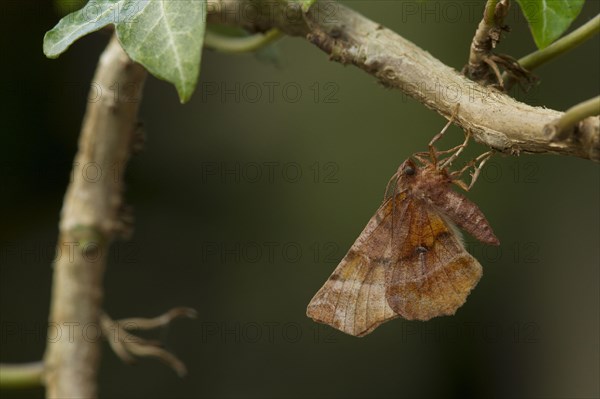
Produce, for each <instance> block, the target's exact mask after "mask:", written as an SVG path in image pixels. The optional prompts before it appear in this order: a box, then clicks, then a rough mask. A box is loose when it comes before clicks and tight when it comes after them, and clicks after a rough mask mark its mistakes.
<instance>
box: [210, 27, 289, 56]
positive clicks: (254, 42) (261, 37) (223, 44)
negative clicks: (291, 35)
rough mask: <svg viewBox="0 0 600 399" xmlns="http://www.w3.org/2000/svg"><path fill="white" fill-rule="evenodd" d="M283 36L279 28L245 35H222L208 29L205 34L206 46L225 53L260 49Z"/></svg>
mask: <svg viewBox="0 0 600 399" xmlns="http://www.w3.org/2000/svg"><path fill="white" fill-rule="evenodd" d="M282 36H283V33H282V32H281V31H280V30H279V29H277V28H274V29H270V30H269V31H267V32H265V33H255V34H253V35H250V36H245V37H230V36H225V35H220V34H218V33H215V32H212V31H211V30H210V29H207V30H206V34H205V36H204V46H206V47H208V48H212V49H215V50H217V51H221V52H224V53H247V52H251V51H257V50H260V49H261V48H263V47H265V46H267V45H269V44H271V43H272V42H274V41H275V40H277V39H279V38H281V37H282Z"/></svg>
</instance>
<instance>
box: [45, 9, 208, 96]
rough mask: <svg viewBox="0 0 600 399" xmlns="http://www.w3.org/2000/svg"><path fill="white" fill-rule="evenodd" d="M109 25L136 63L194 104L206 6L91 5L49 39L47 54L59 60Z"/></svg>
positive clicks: (68, 18)
mask: <svg viewBox="0 0 600 399" xmlns="http://www.w3.org/2000/svg"><path fill="white" fill-rule="evenodd" d="M109 24H113V25H114V26H115V30H116V33H117V37H118V38H119V41H120V42H121V45H122V46H123V49H124V50H125V52H126V53H127V54H128V55H129V57H131V59H133V60H134V61H136V62H138V63H140V64H142V65H143V66H144V67H145V68H146V69H147V70H148V71H149V72H150V73H152V74H153V75H155V76H156V77H158V78H160V79H164V80H166V81H168V82H171V83H173V84H174V85H175V87H176V89H177V92H178V93H179V98H180V100H181V102H186V101H187V100H189V99H190V97H191V96H192V93H193V92H194V89H195V88H196V83H197V82H198V74H199V72H200V56H201V52H202V43H203V41H204V30H205V28H206V0H177V1H165V0H159V1H157V0H96V1H90V2H89V3H87V4H86V6H85V7H84V8H82V9H81V10H78V11H75V12H74V13H71V14H69V15H67V16H66V17H64V18H63V19H61V20H60V22H59V23H58V24H57V25H56V26H55V27H54V28H53V29H52V30H50V31H49V32H47V33H46V36H44V54H46V56H47V57H50V58H56V57H58V56H59V55H60V54H62V53H63V52H64V51H66V50H67V48H69V46H70V45H71V44H73V42H75V41H76V40H77V39H79V38H81V37H82V36H85V35H87V34H88V33H91V32H95V31H97V30H99V29H101V28H103V27H105V26H107V25H109Z"/></svg>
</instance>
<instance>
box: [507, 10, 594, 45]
mask: <svg viewBox="0 0 600 399" xmlns="http://www.w3.org/2000/svg"><path fill="white" fill-rule="evenodd" d="M584 1H585V0H517V2H518V3H519V5H520V6H521V10H522V11H523V14H524V15H525V18H526V19H527V22H528V23H529V29H530V30H531V34H532V35H533V39H534V40H535V44H536V45H537V46H538V48H540V49H542V48H544V47H547V46H548V45H549V44H551V43H552V42H553V41H555V40H556V39H558V38H559V37H560V36H561V35H562V34H563V33H564V32H565V31H566V30H567V28H568V27H569V25H571V23H572V22H573V21H574V20H575V18H577V16H578V15H579V13H580V12H581V8H582V7H583V3H584Z"/></svg>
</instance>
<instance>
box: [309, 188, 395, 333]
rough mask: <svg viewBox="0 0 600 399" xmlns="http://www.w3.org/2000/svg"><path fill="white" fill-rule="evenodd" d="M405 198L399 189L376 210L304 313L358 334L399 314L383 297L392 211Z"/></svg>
mask: <svg viewBox="0 0 600 399" xmlns="http://www.w3.org/2000/svg"><path fill="white" fill-rule="evenodd" d="M404 199H405V194H403V193H400V194H398V195H396V196H394V197H393V198H389V199H388V200H386V201H385V202H384V203H383V204H382V206H381V207H380V208H379V209H378V210H377V212H376V213H375V215H373V217H372V218H371V220H369V223H367V226H366V227H365V228H364V230H363V231H362V233H361V234H360V235H359V236H358V238H357V239H356V242H355V243H354V244H353V245H352V247H351V248H350V250H349V251H348V253H347V254H346V256H345V257H344V258H343V259H342V261H341V262H340V264H339V265H338V266H337V267H336V268H335V270H334V271H333V273H332V274H331V276H330V277H329V279H328V280H327V281H326V282H325V284H324V285H323V287H321V289H320V290H319V291H318V292H317V293H316V294H315V296H314V297H313V298H312V300H311V301H310V303H309V304H308V308H307V310H306V314H307V316H309V317H311V318H312V319H314V320H315V321H317V322H320V323H325V324H329V325H330V326H332V327H334V328H337V329H338V330H340V331H343V332H345V333H346V334H350V335H354V336H359V337H360V336H364V335H366V334H368V333H370V332H371V331H373V330H374V329H375V328H376V327H377V326H379V325H380V324H381V323H383V322H385V321H387V320H390V319H393V318H395V317H398V315H397V314H396V313H395V312H394V311H393V310H392V308H391V307H390V306H389V304H388V301H387V300H386V289H385V269H386V264H390V259H391V256H392V245H391V240H390V238H391V232H392V230H391V229H392V225H393V219H395V218H396V217H395V216H393V215H392V214H393V213H396V214H398V211H399V210H401V208H402V207H405V206H406V204H405V201H404ZM375 256H376V257H375Z"/></svg>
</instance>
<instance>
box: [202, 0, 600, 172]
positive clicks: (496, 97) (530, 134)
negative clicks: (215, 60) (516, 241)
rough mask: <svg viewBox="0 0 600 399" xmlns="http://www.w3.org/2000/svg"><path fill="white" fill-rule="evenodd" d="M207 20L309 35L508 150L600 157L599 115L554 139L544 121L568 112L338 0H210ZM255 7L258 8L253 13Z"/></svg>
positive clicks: (337, 56)
mask: <svg viewBox="0 0 600 399" xmlns="http://www.w3.org/2000/svg"><path fill="white" fill-rule="evenodd" d="M207 10H208V21H209V22H213V23H221V24H226V25H233V26H240V27H243V28H245V29H248V30H250V31H254V32H266V31H268V30H269V29H272V28H278V29H279V30H281V31H283V32H284V33H286V34H287V35H290V36H296V37H303V38H305V39H307V40H308V41H310V42H311V43H313V44H315V45H316V46H317V47H319V48H320V49H321V50H323V51H324V52H325V53H327V54H328V55H329V58H330V59H331V60H333V61H337V62H340V63H342V64H352V65H355V66H357V67H358V68H360V69H362V70H364V71H365V72H367V73H369V74H371V75H373V76H374V77H375V78H377V79H378V80H379V81H380V82H381V83H382V84H384V85H385V86H388V87H393V88H396V89H398V90H400V91H402V92H404V93H405V94H407V95H409V96H410V97H412V98H414V99H415V100H417V101H419V102H420V103H422V104H423V105H425V106H426V107H428V108H430V109H433V110H435V111H436V112H438V113H439V114H441V115H444V116H446V117H449V116H450V115H451V114H452V112H453V110H454V109H455V107H456V104H457V103H460V113H459V115H458V117H457V119H456V124H457V125H459V126H460V127H462V128H463V129H465V130H469V131H470V132H471V133H472V135H473V137H474V138H475V140H477V141H479V142H480V143H482V144H484V145H487V146H489V147H491V148H493V149H496V150H498V151H501V152H505V153H509V154H519V153H521V152H528V153H553V154H560V155H570V156H576V157H581V158H586V159H592V160H594V161H600V157H599V154H600V150H599V148H600V138H599V137H600V118H598V117H597V116H593V117H588V118H586V119H585V120H583V121H581V122H580V123H579V124H578V125H577V126H576V128H575V130H574V132H573V135H572V136H571V137H570V138H569V139H568V140H563V141H553V140H551V139H550V138H549V137H548V136H547V135H545V134H543V130H544V126H546V125H547V124H549V123H551V122H552V121H555V120H557V119H560V118H561V116H562V115H563V112H559V111H556V110H552V109H548V108H542V107H533V106H530V105H528V104H525V103H522V102H519V101H517V100H515V99H513V98H512V97H510V96H508V95H506V94H504V93H501V92H499V91H498V90H496V89H494V88H491V87H486V86H482V85H480V84H478V83H476V82H473V81H471V80H469V79H468V78H466V77H465V76H463V75H462V74H460V73H459V72H457V71H456V70H455V69H453V68H451V67H449V66H447V65H445V64H444V63H442V62H441V61H439V60H437V59H436V58H435V57H433V56H432V55H431V54H429V53H428V52H426V51H425V50H423V49H421V48H419V47H418V46H416V45H415V44H413V43H411V42H410V41H408V40H406V39H405V38H403V37H402V36H400V35H398V34H397V33H394V32H392V31H391V30H389V29H387V28H385V27H383V26H381V25H379V24H377V23H375V22H373V21H371V20H369V19H368V18H365V17H364V16H362V15H360V14H359V13H357V12H355V11H353V10H351V9H349V8H347V7H345V6H343V5H341V4H338V3H336V2H333V1H320V2H319V1H318V2H316V3H315V4H313V6H312V7H311V8H310V9H309V11H308V13H306V14H303V13H302V10H301V8H300V5H299V4H293V5H287V6H286V5H285V4H284V3H283V2H275V3H274V2H273V1H270V2H269V1H266V0H265V1H263V2H256V1H250V0H208V8H207ZM248 10H251V11H252V12H249V11H248Z"/></svg>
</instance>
